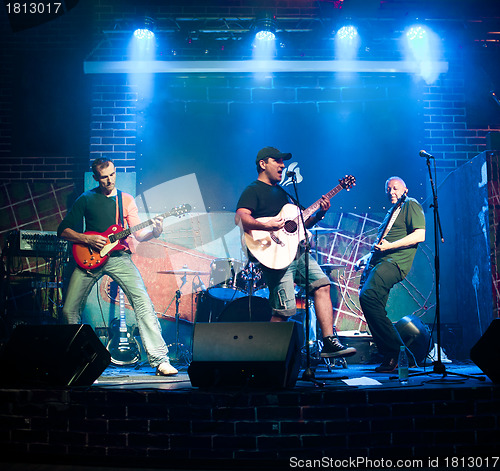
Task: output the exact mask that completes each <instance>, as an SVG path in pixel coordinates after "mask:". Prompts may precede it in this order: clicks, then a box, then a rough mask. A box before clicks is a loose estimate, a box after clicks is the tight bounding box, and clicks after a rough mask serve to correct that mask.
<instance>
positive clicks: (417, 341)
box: [395, 315, 433, 365]
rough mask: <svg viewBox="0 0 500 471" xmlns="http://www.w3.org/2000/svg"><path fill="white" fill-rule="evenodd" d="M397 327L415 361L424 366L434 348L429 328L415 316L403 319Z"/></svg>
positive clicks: (397, 323)
mask: <svg viewBox="0 0 500 471" xmlns="http://www.w3.org/2000/svg"><path fill="white" fill-rule="evenodd" d="M395 327H396V330H397V331H398V332H399V335H400V337H401V340H402V341H403V342H404V344H405V345H406V347H407V348H408V349H409V350H410V352H411V353H412V354H413V356H414V357H415V361H416V362H417V363H418V364H419V365H420V364H422V363H423V362H424V360H425V359H426V357H427V355H428V353H429V352H430V351H431V350H432V346H433V345H432V340H431V333H430V331H429V328H428V327H427V326H426V325H425V324H424V323H423V322H422V321H421V320H420V319H419V318H418V317H416V316H414V315H411V316H405V317H403V318H401V319H400V320H399V321H398V322H396V326H395Z"/></svg>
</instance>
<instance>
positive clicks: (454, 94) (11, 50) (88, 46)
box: [0, 0, 500, 182]
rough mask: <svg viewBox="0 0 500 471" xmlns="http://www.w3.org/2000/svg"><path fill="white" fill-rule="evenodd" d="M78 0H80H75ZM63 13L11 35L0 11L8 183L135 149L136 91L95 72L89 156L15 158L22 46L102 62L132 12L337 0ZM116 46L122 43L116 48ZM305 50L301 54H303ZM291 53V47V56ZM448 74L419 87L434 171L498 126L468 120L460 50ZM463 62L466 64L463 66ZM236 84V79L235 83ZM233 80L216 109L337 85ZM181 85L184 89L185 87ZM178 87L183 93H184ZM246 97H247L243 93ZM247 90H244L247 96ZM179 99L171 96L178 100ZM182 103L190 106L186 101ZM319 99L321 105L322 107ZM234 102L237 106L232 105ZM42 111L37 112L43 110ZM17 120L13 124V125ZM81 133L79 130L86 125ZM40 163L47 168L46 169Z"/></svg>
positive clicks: (294, 10) (316, 6)
mask: <svg viewBox="0 0 500 471" xmlns="http://www.w3.org/2000/svg"><path fill="white" fill-rule="evenodd" d="M80 3H82V2H80ZM83 3H84V5H83V4H82V5H78V6H77V7H76V8H74V9H73V10H71V11H69V12H68V13H66V14H65V15H63V16H62V17H60V18H58V19H57V20H54V21H52V22H49V23H46V24H43V25H40V26H38V27H35V28H31V29H29V30H25V31H21V32H17V33H11V32H9V25H8V22H7V19H6V17H5V16H2V19H1V21H2V24H1V26H2V30H3V34H2V37H1V40H2V45H5V46H6V47H3V48H2V53H1V56H0V59H1V60H2V63H3V64H2V65H5V67H4V68H3V69H2V72H1V73H0V85H1V88H0V103H1V105H2V106H1V107H0V109H1V112H0V155H1V156H2V157H3V158H2V160H1V163H0V172H1V177H0V178H1V180H2V181H4V182H5V181H12V180H21V179H29V180H33V181H34V180H54V179H61V178H62V179H68V180H73V179H75V178H76V179H80V178H81V177H80V175H81V172H82V169H86V168H87V164H88V161H89V160H92V159H93V158H94V157H95V156H96V155H98V154H101V153H111V154H113V156H114V157H115V158H116V159H117V164H118V167H119V171H133V170H134V169H135V157H136V153H137V149H136V148H135V147H136V143H137V136H136V134H135V132H136V131H137V116H136V107H135V104H136V100H137V96H136V93H135V91H134V90H133V88H131V86H130V84H128V83H127V82H126V81H125V80H124V78H123V77H118V76H101V77H98V78H96V77H93V78H90V77H89V76H87V77H85V79H86V80H88V81H89V82H91V83H92V84H91V86H92V90H91V93H92V97H91V103H88V108H89V115H90V123H89V125H90V134H91V135H90V141H89V144H88V149H87V151H88V152H87V156H85V155H83V154H82V153H77V154H74V155H72V153H71V152H65V154H66V155H64V156H61V155H60V154H59V155H43V156H40V155H28V156H26V155H23V156H21V155H16V154H15V153H13V150H12V146H11V141H12V132H13V129H12V126H13V122H12V119H11V117H12V113H13V109H14V106H15V104H14V102H13V99H12V96H13V93H12V90H13V88H15V86H16V84H15V83H13V80H12V73H13V70H15V66H16V59H15V58H16V56H18V55H21V56H22V55H23V54H24V53H26V51H29V53H30V54H31V53H36V54H39V55H41V56H43V55H44V54H53V53H54V51H59V52H61V51H63V52H64V51H66V52H68V53H71V54H73V55H75V54H76V55H77V56H78V57H79V58H80V59H81V63H83V61H84V60H85V58H86V57H88V55H90V54H91V53H94V54H96V56H95V57H97V58H99V57H101V58H106V59H117V58H122V56H123V50H121V51H120V50H118V49H113V47H112V46H113V44H114V43H113V41H112V38H113V36H111V40H110V36H109V35H108V36H107V37H106V36H103V35H102V31H104V30H111V29H113V28H119V27H121V26H120V25H123V24H128V23H127V22H130V21H131V20H132V19H134V18H136V17H137V16H138V15H142V14H151V15H152V16H155V15H159V16H162V17H168V16H169V15H170V16H172V15H176V16H182V15H185V16H195V15H209V14H210V15H215V16H235V17H238V16H240V17H243V16H254V15H255V14H256V13H257V12H259V11H261V10H262V9H263V8H268V9H269V8H270V9H271V11H273V12H274V13H275V14H276V15H277V16H280V17H285V18H286V17H288V18H293V17H294V16H298V15H301V16H304V15H310V16H311V17H313V18H314V17H318V16H320V15H322V16H326V17H331V16H332V15H333V14H334V13H335V11H338V7H339V6H341V4H342V2H333V3H332V2H314V1H308V0H301V1H299V0H296V1H293V0H289V1H280V2H276V1H271V0H269V1H265V0H261V1H253V2H244V1H239V0H233V1H231V2H228V1H224V0H220V2H219V3H220V4H219V6H218V5H217V4H216V3H217V2H216V3H215V4H214V3H213V2H212V3H211V4H210V5H207V3H206V2H203V1H200V0H198V1H194V0H193V1H180V0H179V1H171V2H168V4H167V5H162V6H160V7H158V6H156V7H155V6H154V5H155V3H154V2H141V3H139V4H138V3H137V2H131V1H125V2H117V1H115V0H95V1H94V2H83ZM120 47H121V46H120ZM302 52H303V51H302ZM291 54H292V55H293V52H292V53H291ZM451 56H452V58H451V59H450V72H449V73H448V74H446V75H445V76H443V77H441V79H440V80H438V82H437V83H436V84H434V85H432V86H427V87H424V90H423V92H422V100H423V102H424V114H423V117H422V119H423V124H424V140H423V142H424V146H425V148H426V150H427V151H428V152H430V153H432V154H434V155H435V156H436V157H437V165H438V169H439V171H440V172H441V173H442V174H443V175H445V174H447V173H449V172H450V171H452V170H454V169H455V168H457V167H459V166H460V165H462V164H463V163H464V162H466V161H467V160H469V159H470V158H472V157H473V156H475V155H477V154H478V153H480V152H482V151H483V150H485V145H486V144H485V136H486V134H487V133H488V132H489V131H495V130H498V129H499V128H500V126H491V127H488V126H486V127H485V128H481V129H475V128H474V129H471V128H469V127H468V125H467V115H466V107H465V91H466V87H465V81H464V77H463V75H464V74H463V69H464V66H463V64H462V58H461V56H460V55H459V54H455V53H453V54H451ZM466 66H467V65H466ZM233 83H234V82H233ZM233 83H230V82H226V85H225V86H220V87H218V88H217V89H215V88H214V89H213V90H212V91H211V92H210V93H211V95H209V96H208V97H207V99H208V100H210V101H212V102H213V103H214V108H216V109H220V108H221V107H222V108H224V106H225V104H227V105H228V106H231V104H232V103H234V102H238V101H239V100H241V99H242V98H243V100H246V99H247V98H248V99H249V100H250V102H252V103H259V106H261V105H260V104H262V103H270V102H273V100H274V102H273V105H272V107H273V111H274V112H276V111H278V110H279V109H280V108H283V107H286V106H287V103H293V106H301V107H304V109H305V110H307V109H310V108H311V107H315V106H316V107H318V106H328V101H331V102H332V103H335V102H336V101H337V100H338V96H339V91H338V90H332V89H330V90H327V89H324V88H322V87H321V86H318V82H317V81H316V79H313V80H312V84H311V86H310V88H309V89H308V88H307V87H301V88H300V90H293V89H290V88H289V87H288V86H287V84H286V79H285V80H274V81H270V82H268V84H266V85H264V86H262V87H260V88H259V89H255V90H246V89H245V88H244V87H243V88H242V87H238V88H233ZM186 86H189V84H187V85H186ZM186 86H184V89H183V90H180V89H179V90H178V91H179V92H180V91H183V92H188V91H187V90H186ZM195 88H196V89H195V90H192V91H190V92H189V93H190V94H191V95H192V93H193V92H195V91H196V92H199V93H202V94H203V93H206V90H205V91H204V90H203V89H202V88H203V85H202V86H201V88H200V86H196V87H195ZM245 94H246V96H245ZM248 94H249V95H248ZM179 101H180V98H178V99H177V102H179ZM186 103H187V106H190V104H189V102H188V100H186ZM320 104H321V105H320ZM233 106H236V105H233ZM41 112H42V113H43V110H41ZM15 124H17V123H15ZM84 132H85V130H84ZM45 166H47V167H46V168H45Z"/></svg>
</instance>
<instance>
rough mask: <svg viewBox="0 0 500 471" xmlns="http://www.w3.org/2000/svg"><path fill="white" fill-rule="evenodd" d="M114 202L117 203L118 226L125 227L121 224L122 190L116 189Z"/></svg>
mask: <svg viewBox="0 0 500 471" xmlns="http://www.w3.org/2000/svg"><path fill="white" fill-rule="evenodd" d="M116 202H117V203H118V224H120V226H122V227H125V225H124V224H123V200H122V192H121V191H120V190H116Z"/></svg>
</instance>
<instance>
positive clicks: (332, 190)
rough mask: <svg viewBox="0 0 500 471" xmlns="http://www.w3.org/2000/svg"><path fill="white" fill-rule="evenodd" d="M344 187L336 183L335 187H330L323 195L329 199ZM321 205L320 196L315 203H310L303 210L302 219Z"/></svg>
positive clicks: (306, 218) (305, 219)
mask: <svg viewBox="0 0 500 471" xmlns="http://www.w3.org/2000/svg"><path fill="white" fill-rule="evenodd" d="M343 188H344V187H343V186H342V185H340V184H339V185H337V186H336V187H335V188H332V189H331V190H330V191H329V192H328V193H327V194H326V195H325V196H326V197H327V198H328V199H329V200H330V199H332V198H333V197H334V196H335V195H336V194H337V193H339V192H340V191H341V190H342V189H343ZM320 206H321V198H320V199H319V200H318V201H316V202H315V203H313V204H311V206H309V207H308V208H307V209H305V210H304V221H307V220H308V219H309V217H310V216H311V215H312V214H313V213H314V212H316V211H317V210H318V208H319V207H320Z"/></svg>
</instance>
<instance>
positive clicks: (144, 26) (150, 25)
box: [134, 16, 155, 39]
mask: <svg viewBox="0 0 500 471" xmlns="http://www.w3.org/2000/svg"><path fill="white" fill-rule="evenodd" d="M135 26H136V29H135V31H134V37H135V38H137V39H152V38H154V36H155V33H154V29H155V22H154V20H153V18H150V17H148V16H146V17H145V18H143V19H142V20H140V21H139V22H137V23H136V24H135Z"/></svg>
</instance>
